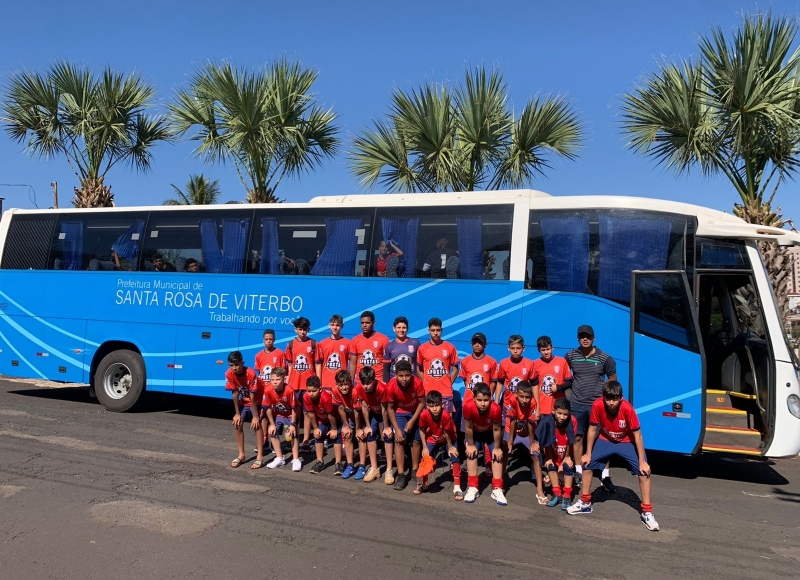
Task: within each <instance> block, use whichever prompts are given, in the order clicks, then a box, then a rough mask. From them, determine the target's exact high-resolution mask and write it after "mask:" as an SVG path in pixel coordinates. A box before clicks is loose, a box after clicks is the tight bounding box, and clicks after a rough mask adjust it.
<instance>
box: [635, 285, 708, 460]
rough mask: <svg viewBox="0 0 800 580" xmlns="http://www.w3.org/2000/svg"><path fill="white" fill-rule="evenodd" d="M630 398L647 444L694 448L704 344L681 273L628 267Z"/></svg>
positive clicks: (699, 429) (699, 427) (698, 438)
mask: <svg viewBox="0 0 800 580" xmlns="http://www.w3.org/2000/svg"><path fill="white" fill-rule="evenodd" d="M631 278H632V280H631V327H630V334H631V336H630V349H631V352H630V384H629V398H630V402H631V404H633V406H634V408H635V409H636V412H637V414H638V415H639V421H640V423H641V425H642V433H643V434H644V442H645V445H646V446H647V448H648V449H657V450H660V451H674V452H678V453H695V452H697V451H698V450H699V448H700V445H701V443H702V436H703V423H704V414H703V401H704V366H703V347H702V343H701V342H700V338H699V337H700V333H699V328H698V323H697V316H696V310H695V307H694V301H693V298H692V295H691V292H690V290H689V283H688V281H687V279H686V273H685V272H683V271H680V270H667V271H665V270H661V271H643V270H637V271H633V272H632V273H631Z"/></svg>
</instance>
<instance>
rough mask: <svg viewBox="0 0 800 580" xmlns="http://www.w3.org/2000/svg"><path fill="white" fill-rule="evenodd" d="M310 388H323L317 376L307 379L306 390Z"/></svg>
mask: <svg viewBox="0 0 800 580" xmlns="http://www.w3.org/2000/svg"><path fill="white" fill-rule="evenodd" d="M308 387H314V388H315V389H319V388H321V387H322V382H321V381H320V380H319V377H318V376H317V375H311V376H310V377H308V378H307V379H306V388H308Z"/></svg>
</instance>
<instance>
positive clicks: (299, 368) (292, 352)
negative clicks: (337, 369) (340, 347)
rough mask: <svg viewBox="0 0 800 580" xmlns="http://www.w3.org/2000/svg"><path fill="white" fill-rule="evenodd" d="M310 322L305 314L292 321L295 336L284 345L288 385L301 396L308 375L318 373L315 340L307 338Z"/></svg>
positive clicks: (311, 375)
mask: <svg viewBox="0 0 800 580" xmlns="http://www.w3.org/2000/svg"><path fill="white" fill-rule="evenodd" d="M310 328H311V322H310V321H309V320H308V318H306V317H305V316H300V317H299V318H296V319H295V321H294V331H295V333H297V338H295V339H293V340H291V341H290V342H289V344H287V345H286V360H287V361H288V363H289V386H290V387H292V389H294V392H295V393H297V396H298V397H301V400H302V396H303V393H304V391H305V388H306V381H307V380H308V378H309V377H313V376H315V375H318V374H319V373H317V370H316V366H315V365H316V360H317V341H315V340H314V339H313V338H308V331H309V329H310Z"/></svg>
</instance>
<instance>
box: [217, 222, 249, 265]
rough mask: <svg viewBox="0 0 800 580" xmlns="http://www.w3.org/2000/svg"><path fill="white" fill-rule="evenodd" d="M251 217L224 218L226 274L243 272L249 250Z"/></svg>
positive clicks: (223, 261) (223, 233)
mask: <svg viewBox="0 0 800 580" xmlns="http://www.w3.org/2000/svg"><path fill="white" fill-rule="evenodd" d="M249 233H250V218H244V219H239V220H222V269H221V272H223V273H225V274H241V273H242V267H243V266H244V257H245V253H246V252H247V239H248V238H247V236H248V234H249Z"/></svg>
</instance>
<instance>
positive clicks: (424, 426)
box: [414, 390, 464, 500]
mask: <svg viewBox="0 0 800 580" xmlns="http://www.w3.org/2000/svg"><path fill="white" fill-rule="evenodd" d="M425 406H426V408H425V410H423V411H422V414H421V415H420V416H419V438H420V441H422V442H424V444H423V445H422V456H423V457H426V456H428V455H433V456H434V457H435V456H436V453H437V452H438V451H439V449H441V448H442V446H445V447H446V449H447V454H448V455H449V456H450V466H451V467H452V469H453V497H454V498H455V499H456V500H462V499H464V492H463V491H461V460H460V459H459V457H458V449H456V443H457V441H458V434H457V433H456V425H455V423H453V418H452V416H451V415H450V412H449V411H447V409H445V408H444V402H443V400H442V394H441V393H440V392H439V391H436V390H434V391H431V392H429V393H428V394H427V395H426V397H425ZM427 488H428V476H427V475H425V476H423V478H422V480H421V481H420V480H417V485H416V487H415V488H414V494H415V495H419V494H420V493H422V492H423V491H424V490H426V489H427Z"/></svg>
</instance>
